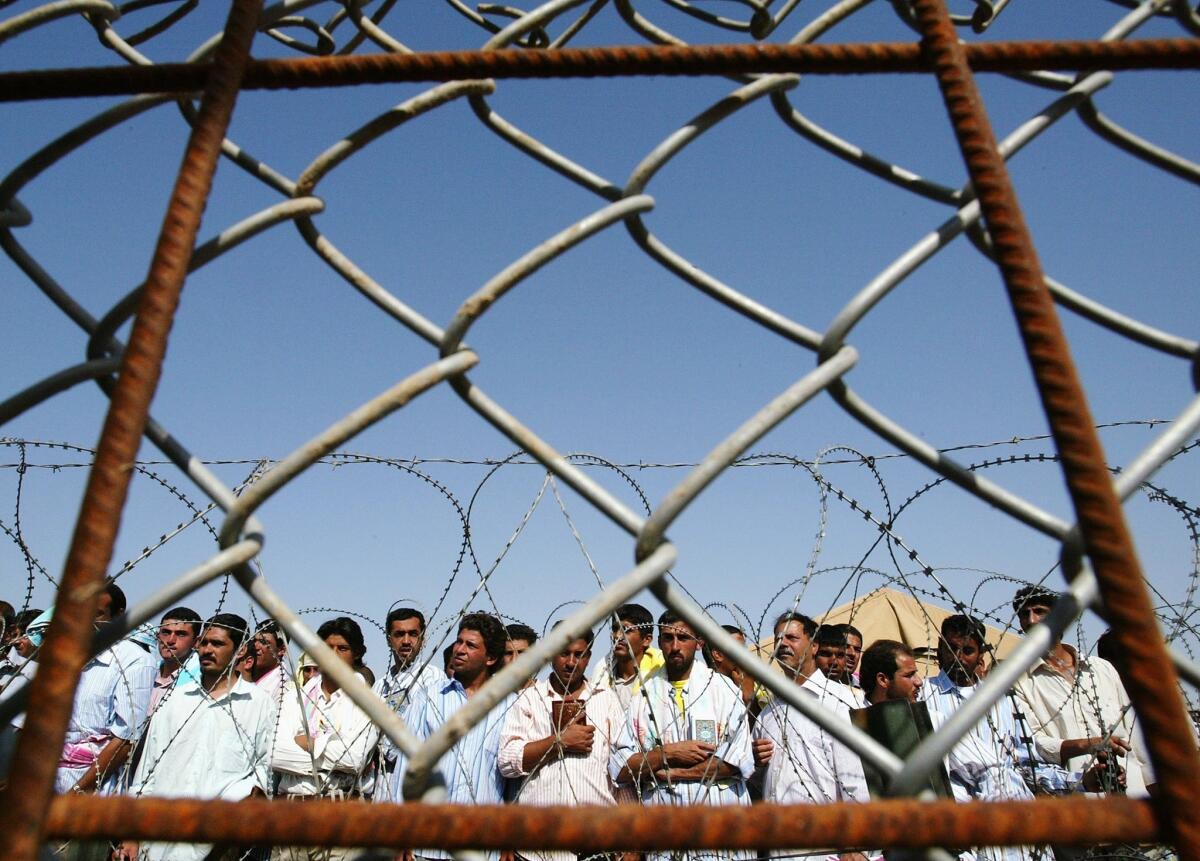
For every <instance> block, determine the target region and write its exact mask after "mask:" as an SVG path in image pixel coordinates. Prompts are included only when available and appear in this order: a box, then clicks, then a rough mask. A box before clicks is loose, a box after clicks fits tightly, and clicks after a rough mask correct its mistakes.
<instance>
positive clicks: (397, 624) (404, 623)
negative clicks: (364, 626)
mask: <svg viewBox="0 0 1200 861" xmlns="http://www.w3.org/2000/svg"><path fill="white" fill-rule="evenodd" d="M424 639H425V629H424V628H422V627H421V620H420V619H418V618H417V617H416V616H413V617H412V618H411V619H397V620H396V621H394V622H392V624H391V625H389V626H388V648H389V649H391V650H392V654H393V655H394V656H395V658H396V663H397V664H398V665H399V666H401V667H407V666H408V665H409V664H411V663H412V662H413V661H414V660H415V659H416V657H417V655H419V654H420V653H421V641H422V640H424Z"/></svg>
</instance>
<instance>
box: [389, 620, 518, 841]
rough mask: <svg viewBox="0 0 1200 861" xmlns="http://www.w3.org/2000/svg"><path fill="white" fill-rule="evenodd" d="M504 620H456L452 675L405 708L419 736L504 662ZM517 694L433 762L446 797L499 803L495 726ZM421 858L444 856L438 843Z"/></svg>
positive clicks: (396, 785)
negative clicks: (438, 772)
mask: <svg viewBox="0 0 1200 861" xmlns="http://www.w3.org/2000/svg"><path fill="white" fill-rule="evenodd" d="M507 640H508V632H507V631H505V629H504V623H503V622H501V621H500V620H499V619H497V618H496V617H495V616H493V615H491V614H490V613H468V614H466V615H465V616H463V617H462V619H461V620H460V621H459V623H458V636H457V638H456V639H455V641H454V648H453V652H452V656H451V659H450V667H451V669H452V670H453V671H454V677H453V678H451V679H448V680H447V681H446V682H445V683H443V684H440V685H434V686H432V687H429V688H425V689H424V690H422V692H421V696H420V697H419V698H418V699H417V700H416V701H414V702H413V705H412V708H411V710H410V711H409V714H410V716H411V717H410V719H409V726H410V727H412V731H413V733H414V735H416V736H417V738H418V739H426V738H428V737H429V736H431V735H433V733H435V732H436V731H437V729H438V727H440V726H441V725H442V724H443V723H445V722H446V721H447V720H449V719H450V717H451V715H453V714H454V713H455V712H456V711H458V710H459V709H460V708H462V707H463V706H464V705H466V702H467V700H468V699H470V698H471V697H473V696H475V695H476V694H477V693H479V691H480V690H481V689H482V688H483V686H484V685H485V684H486V683H487V681H488V679H490V678H491V677H492V676H493V675H494V674H495V673H497V672H498V671H499V669H500V668H501V667H502V666H503V665H504V644H505V642H506V641H507ZM515 700H516V695H515V694H509V695H508V696H507V697H505V698H504V699H502V700H501V701H500V702H499V703H497V704H496V705H495V706H493V707H492V708H491V710H490V711H489V712H488V714H487V717H485V718H484V719H483V720H481V721H479V722H478V723H476V724H475V725H474V726H473V727H471V729H470V730H469V731H468V732H467V734H466V735H464V736H463V737H462V738H460V739H459V740H458V741H457V742H456V743H455V745H454V747H452V748H451V749H450V750H448V751H447V752H446V753H445V754H444V755H443V756H442V758H441V759H440V760H438V763H437V766H436V767H437V769H438V770H439V771H440V772H441V773H442V776H443V777H444V778H445V780H446V795H447V798H446V800H447V801H448V802H449V803H452V804H500V803H501V802H502V801H503V800H504V778H503V776H501V774H500V770H499V768H498V759H499V754H500V731H501V729H502V728H503V726H504V721H505V718H506V716H507V714H508V710H509V709H510V708H511V707H512V705H513V703H514V702H515ZM402 780H403V771H402V770H397V772H396V774H395V776H394V778H393V782H392V792H391V797H392V798H394V799H396V800H397V801H399V800H401V799H402V798H403V792H402V791H401V790H402V784H401V782H402ZM417 855H418V856H419V857H424V858H449V857H450V856H449V854H448V853H447V852H445V851H444V850H441V849H423V850H420V851H419V852H418V853H417Z"/></svg>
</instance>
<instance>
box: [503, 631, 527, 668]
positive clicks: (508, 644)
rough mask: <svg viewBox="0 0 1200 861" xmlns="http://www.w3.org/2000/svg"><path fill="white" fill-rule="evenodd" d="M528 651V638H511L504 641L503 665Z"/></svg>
mask: <svg viewBox="0 0 1200 861" xmlns="http://www.w3.org/2000/svg"><path fill="white" fill-rule="evenodd" d="M528 651H529V641H528V640H513V639H511V638H510V639H508V640H505V641H504V666H506V667H507V666H508V665H509V664H511V663H512V662H513V661H515V660H516V659H517V658H519V657H521V655H523V654H525V653H526V652H528Z"/></svg>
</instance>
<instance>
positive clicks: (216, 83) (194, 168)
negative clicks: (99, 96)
mask: <svg viewBox="0 0 1200 861" xmlns="http://www.w3.org/2000/svg"><path fill="white" fill-rule="evenodd" d="M260 9H261V0H235V3H234V5H233V7H232V9H231V10H230V14H229V19H228V21H227V24H226V29H225V36H224V38H223V39H222V41H221V45H220V47H219V48H218V50H217V54H216V60H215V62H214V64H213V66H212V71H211V74H210V77H209V81H208V85H207V88H206V90H205V94H204V99H203V102H202V103H201V107H200V113H199V116H198V117H197V120H196V125H195V127H194V128H193V130H192V133H191V136H190V138H189V140H188V146H187V150H186V152H185V154H184V159H183V164H182V165H181V167H180V169H179V175H178V178H177V180H176V184H175V188H174V191H173V193H172V196H171V201H170V204H169V206H168V208H167V214H166V218H165V219H164V222H163V226H162V231H161V233H160V234H159V239H158V245H157V246H156V248H155V250H154V257H153V260H152V262H151V265H150V273H149V275H148V277H147V279H146V286H145V289H144V290H143V291H142V296H141V300H140V302H139V305H138V313H137V317H136V319H135V320H134V323H133V330H132V332H131V334H130V338H129V346H128V347H127V348H126V350H125V354H124V356H123V357H122V360H121V370H120V376H119V377H118V379H117V382H116V385H115V386H114V388H113V392H112V400H111V403H110V404H109V408H108V414H107V415H106V417H105V421H104V427H103V430H102V432H101V435H100V441H99V443H98V444H97V447H96V457H95V461H94V463H93V465H92V469H91V472H90V473H89V474H88V483H87V487H86V489H85V491H84V497H83V504H82V506H81V508H80V511H79V519H78V521H77V522H76V524H75V532H74V535H73V536H72V539H71V547H70V550H69V551H68V554H67V561H66V566H65V569H64V571H63V577H62V582H61V584H60V586H59V591H58V596H57V597H56V599H55V606H54V619H53V621H52V622H51V624H50V629H49V631H48V632H47V635H46V642H45V647H44V648H43V649H42V652H41V657H40V659H39V664H38V673H37V676H36V677H35V678H34V681H33V683H32V685H31V686H30V694H29V713H30V714H32V715H35V716H36V717H35V718H34V719H31V720H28V721H26V723H25V728H24V730H23V731H22V733H21V737H20V740H19V742H18V746H17V750H16V755H15V757H14V760H13V767H12V777H11V780H10V782H9V785H8V789H7V790H6V791H5V793H4V795H3V798H2V799H0V833H2V834H4V836H5V852H4V856H5V857H6V858H12V859H28V861H33V859H34V858H36V857H37V852H38V844H39V842H40V840H41V837H42V825H43V821H44V819H45V817H46V812H47V810H48V809H49V806H50V800H51V795H52V794H53V791H54V775H55V770H56V768H57V764H58V760H59V757H60V754H61V752H62V745H63V739H64V737H65V735H66V730H67V725H68V722H69V721H70V718H71V709H72V706H73V703H74V698H75V688H76V686H77V684H78V682H79V673H80V671H81V670H82V669H83V666H84V663H85V662H86V661H87V658H88V651H89V646H90V643H91V634H92V620H93V617H94V615H95V608H96V601H97V595H98V593H99V591H100V589H101V585H102V584H103V582H104V577H105V572H106V570H107V568H108V565H109V562H110V561H111V558H112V549H113V543H114V541H115V540H116V535H117V529H118V526H119V525H120V521H121V510H122V508H123V507H124V504H125V498H126V495H127V493H128V490H129V480H130V476H131V472H132V470H131V466H132V464H133V462H134V460H135V458H136V457H137V451H138V447H139V445H140V443H141V437H142V431H143V430H144V428H145V424H146V416H147V414H148V411H149V408H150V401H151V400H152V399H153V397H154V391H155V389H156V388H157V386H158V380H159V377H160V375H161V371H162V362H163V357H164V355H165V354H166V347H167V334H168V332H169V331H170V328H171V322H172V320H173V319H174V316H175V309H176V307H178V304H179V294H180V291H181V290H182V288H183V280H184V275H185V273H186V272H187V265H188V260H189V259H190V257H191V254H192V248H193V246H194V245H195V241H196V234H197V232H198V230H199V227H200V217H201V214H202V213H203V211H204V204H205V201H206V200H207V198H208V192H209V189H210V188H211V186H212V177H213V173H214V172H215V170H216V163H217V159H218V157H219V155H220V147H221V141H222V139H223V138H224V136H225V130H226V129H227V128H228V127H229V118H230V116H231V115H232V113H233V105H234V101H235V100H236V97H237V92H238V87H239V85H240V82H241V77H242V72H243V70H244V68H245V65H246V62H247V60H248V58H249V53H250V45H251V42H252V41H253V39H254V32H255V30H256V28H257V24H258V17H259V12H260Z"/></svg>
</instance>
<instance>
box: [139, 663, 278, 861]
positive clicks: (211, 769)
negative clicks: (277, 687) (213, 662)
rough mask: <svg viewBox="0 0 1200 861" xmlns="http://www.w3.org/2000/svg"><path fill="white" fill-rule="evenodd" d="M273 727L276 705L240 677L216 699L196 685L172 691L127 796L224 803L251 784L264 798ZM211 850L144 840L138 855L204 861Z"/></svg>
mask: <svg viewBox="0 0 1200 861" xmlns="http://www.w3.org/2000/svg"><path fill="white" fill-rule="evenodd" d="M274 730H275V708H274V706H272V705H271V703H270V701H269V700H268V699H267V697H266V695H265V694H264V693H263V692H262V691H260V690H258V689H257V688H256V687H255V686H254V685H253V684H251V683H249V682H247V681H245V680H244V679H240V678H239V679H237V681H235V682H234V684H233V687H232V688H231V689H230V690H228V691H226V692H225V693H224V694H223V695H222V696H221V697H220V698H219V699H213V698H212V697H211V696H209V694H208V691H206V690H205V689H204V688H203V687H201V686H200V685H186V686H181V687H177V688H175V690H174V691H173V692H172V693H171V696H169V697H167V698H166V699H165V700H163V703H162V706H161V707H160V708H159V709H158V710H157V711H155V713H154V717H153V718H152V719H151V721H150V727H149V729H148V730H147V731H146V744H145V748H144V749H143V751H142V757H141V759H140V760H139V761H138V766H137V770H136V771H135V772H134V776H133V784H132V786H131V788H130V791H131V793H132V794H133V795H135V796H141V795H154V796H159V797H166V798H219V799H222V800H225V801H240V800H241V799H243V798H246V797H248V796H249V795H250V793H251V792H252V791H253V790H254V788H255V787H257V788H259V789H261V790H262V791H263V792H264V793H266V792H268V791H269V789H270V785H271V784H270V780H271V775H270V770H269V767H268V764H269V761H270V756H271V737H272V734H273V733H274ZM210 848H211V847H209V846H205V845H198V844H197V845H193V844H182V843H144V844H142V845H141V847H140V855H139V857H140V858H143V859H149V861H159V859H171V861H188V859H200V858H203V857H204V856H205V855H206V854H207V852H208V850H209V849H210Z"/></svg>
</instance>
